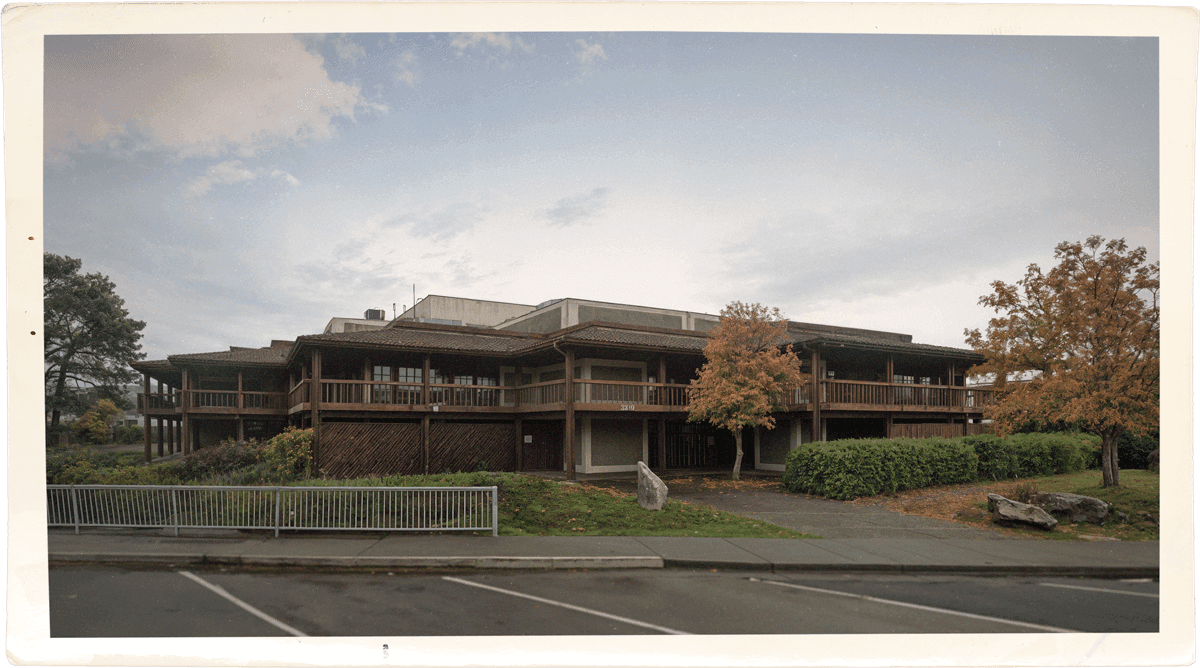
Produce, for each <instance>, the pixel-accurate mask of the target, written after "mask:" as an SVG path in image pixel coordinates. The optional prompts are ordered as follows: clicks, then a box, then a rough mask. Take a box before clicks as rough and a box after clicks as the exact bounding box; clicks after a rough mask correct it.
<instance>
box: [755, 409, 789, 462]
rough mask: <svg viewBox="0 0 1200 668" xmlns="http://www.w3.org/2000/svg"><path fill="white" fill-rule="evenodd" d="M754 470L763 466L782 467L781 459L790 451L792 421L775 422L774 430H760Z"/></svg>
mask: <svg viewBox="0 0 1200 668" xmlns="http://www.w3.org/2000/svg"><path fill="white" fill-rule="evenodd" d="M758 434H759V439H760V440H759V444H758V457H757V465H756V468H762V467H763V466H762V465H763V464H774V465H777V466H783V458H784V457H786V456H787V453H788V452H790V451H791V449H792V421H791V420H776V421H775V428H774V429H771V430H767V429H760V430H759V431H758Z"/></svg>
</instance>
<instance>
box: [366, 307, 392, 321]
mask: <svg viewBox="0 0 1200 668" xmlns="http://www.w3.org/2000/svg"><path fill="white" fill-rule="evenodd" d="M385 317H387V313H386V311H384V310H383V309H381V308H369V309H367V312H366V313H365V314H363V318H365V319H366V320H383V319H384V318H385Z"/></svg>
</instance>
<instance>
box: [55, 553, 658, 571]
mask: <svg viewBox="0 0 1200 668" xmlns="http://www.w3.org/2000/svg"><path fill="white" fill-rule="evenodd" d="M47 561H48V562H50V563H59V564H96V563H120V564H172V565H232V566H324V567H328V568H339V569H356V568H431V569H432V568H477V569H533V570H564V569H581V568H583V569H612V568H663V566H664V562H663V559H662V558H661V557H507V556H482V557H359V556H351V557H295V556H279V557H272V556H248V557H242V556H216V555H204V554H179V555H166V554H118V553H108V554H103V553H98V554H61V553H60V554H50V555H49V556H48V559H47Z"/></svg>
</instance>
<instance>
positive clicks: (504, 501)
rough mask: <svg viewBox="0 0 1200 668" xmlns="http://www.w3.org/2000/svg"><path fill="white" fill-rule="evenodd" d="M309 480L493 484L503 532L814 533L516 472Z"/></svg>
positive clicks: (793, 535) (750, 535)
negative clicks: (652, 504)
mask: <svg viewBox="0 0 1200 668" xmlns="http://www.w3.org/2000/svg"><path fill="white" fill-rule="evenodd" d="M305 484H319V485H335V486H336V485H371V486H380V487H382V486H388V487H391V486H395V487H423V486H441V485H447V486H450V485H452V486H456V487H470V486H490V485H496V486H498V487H499V488H500V504H499V505H500V535H502V536H695V537H719V538H815V537H816V536H809V535H807V534H803V533H800V532H799V531H793V530H791V529H786V528H783V527H779V526H775V525H774V524H768V523H767V522H763V521H760V520H753V519H749V518H746V517H741V516H739V515H734V514H731V513H726V512H722V511H717V510H713V509H712V508H709V507H707V506H698V505H696V506H693V505H688V504H684V503H680V502H678V501H668V502H667V506H666V507H665V508H663V509H662V510H659V511H651V510H646V509H645V508H642V507H641V506H639V505H638V502H637V495H636V494H628V493H622V492H619V491H616V490H612V489H606V488H597V487H591V486H586V485H578V484H572V483H566V482H560V481H554V480H550V479H547V478H541V477H538V476H531V475H517V474H513V473H487V472H481V473H454V474H445V475H429V476H393V477H387V478H369V479H363V480H322V481H309V482H306V483H305Z"/></svg>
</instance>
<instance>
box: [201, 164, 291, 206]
mask: <svg viewBox="0 0 1200 668" xmlns="http://www.w3.org/2000/svg"><path fill="white" fill-rule="evenodd" d="M266 173H267V172H266V170H263V169H258V170H251V169H248V168H246V167H245V166H244V165H243V164H242V161H241V160H227V161H225V162H221V163H218V164H216V165H213V166H212V167H209V168H208V171H207V172H205V173H204V175H203V176H200V177H197V178H195V179H193V180H192V181H191V182H190V183H188V184H187V186H186V187H185V188H184V191H183V195H184V197H189V198H191V197H202V196H204V195H206V194H208V192H209V191H210V190H212V189H213V186H218V185H233V184H235V183H245V182H247V181H254V180H256V179H258V177H260V176H263V175H264V174H266ZM270 176H271V177H272V178H276V179H279V180H281V181H283V182H284V183H287V184H288V185H290V186H292V187H293V188H295V187H297V186H299V185H300V180H299V179H297V178H296V177H294V176H292V175H291V174H289V173H287V172H285V171H283V170H282V169H273V170H271V172H270Z"/></svg>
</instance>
